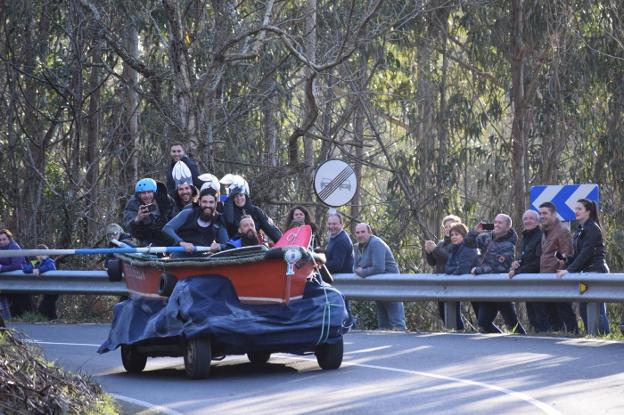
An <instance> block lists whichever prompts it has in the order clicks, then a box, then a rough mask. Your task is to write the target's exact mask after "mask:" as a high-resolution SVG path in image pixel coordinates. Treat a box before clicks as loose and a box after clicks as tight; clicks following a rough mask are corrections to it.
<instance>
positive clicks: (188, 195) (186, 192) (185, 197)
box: [173, 183, 199, 211]
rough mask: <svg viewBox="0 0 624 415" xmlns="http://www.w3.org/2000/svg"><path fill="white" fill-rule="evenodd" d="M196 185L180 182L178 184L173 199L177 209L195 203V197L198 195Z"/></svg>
mask: <svg viewBox="0 0 624 415" xmlns="http://www.w3.org/2000/svg"><path fill="white" fill-rule="evenodd" d="M198 193H199V192H198V191H197V187H195V186H193V185H192V184H189V183H181V184H179V185H178V190H177V191H176V194H175V197H174V198H173V200H174V201H175V203H176V207H177V208H178V210H179V211H180V210H182V209H184V208H187V207H190V206H193V203H195V199H196V198H197V195H198Z"/></svg>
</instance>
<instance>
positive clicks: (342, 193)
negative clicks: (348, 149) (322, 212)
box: [314, 160, 358, 207]
mask: <svg viewBox="0 0 624 415" xmlns="http://www.w3.org/2000/svg"><path fill="white" fill-rule="evenodd" d="M357 185H358V184H357V177H356V176H355V171H354V170H353V168H351V166H349V165H348V164H347V163H345V162H344V161H342V160H327V161H326V162H324V163H323V164H321V165H320V166H319V168H318V169H316V173H315V174H314V191H315V192H316V195H317V196H318V198H319V199H321V202H323V203H325V204H326V205H327V206H331V207H339V206H342V205H346V204H347V203H349V202H350V201H351V199H353V196H355V191H356V190H357Z"/></svg>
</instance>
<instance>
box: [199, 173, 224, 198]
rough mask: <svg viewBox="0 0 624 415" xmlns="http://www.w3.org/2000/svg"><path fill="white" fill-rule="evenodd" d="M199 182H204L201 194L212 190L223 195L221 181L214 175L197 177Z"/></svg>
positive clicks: (206, 174)
mask: <svg viewBox="0 0 624 415" xmlns="http://www.w3.org/2000/svg"><path fill="white" fill-rule="evenodd" d="M197 178H198V179H199V180H201V181H202V182H204V183H203V184H202V186H201V189H200V190H199V191H200V192H201V191H202V190H204V189H208V188H212V189H214V191H215V192H217V193H221V184H220V183H219V179H218V178H217V176H215V175H214V174H210V173H204V174H200V175H199V176H197Z"/></svg>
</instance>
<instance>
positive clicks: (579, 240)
mask: <svg viewBox="0 0 624 415" xmlns="http://www.w3.org/2000/svg"><path fill="white" fill-rule="evenodd" d="M574 213H575V214H576V220H577V221H578V223H579V224H578V227H577V228H576V232H575V233H574V237H573V246H574V255H573V256H572V257H568V258H566V265H567V268H566V269H565V270H560V271H557V278H562V277H564V276H565V275H566V274H567V273H568V272H609V267H608V265H607V262H606V261H605V252H604V242H603V238H602V229H600V220H599V219H598V209H597V208H596V203H595V202H593V201H591V200H587V199H579V200H578V202H577V203H576V207H575V208H574ZM579 309H580V312H581V318H582V319H583V323H584V324H585V329H587V303H580V304H579ZM598 330H599V332H600V333H601V334H609V320H608V319H607V311H606V305H605V303H602V304H600V323H599V326H598Z"/></svg>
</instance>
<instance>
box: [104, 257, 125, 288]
mask: <svg viewBox="0 0 624 415" xmlns="http://www.w3.org/2000/svg"><path fill="white" fill-rule="evenodd" d="M106 273H107V274H108V279H109V280H110V281H113V282H117V281H121V276H122V273H121V261H120V260H118V259H117V258H111V259H109V260H108V261H107V262H106Z"/></svg>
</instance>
